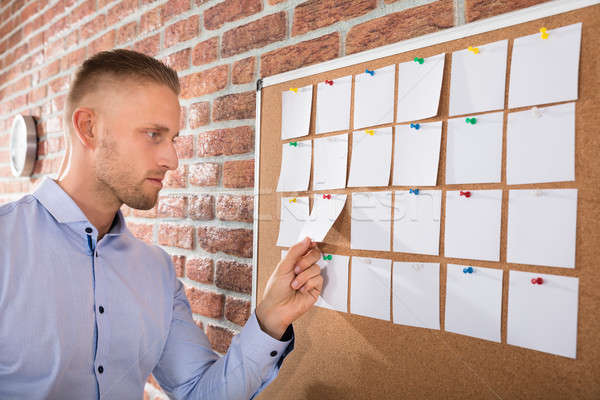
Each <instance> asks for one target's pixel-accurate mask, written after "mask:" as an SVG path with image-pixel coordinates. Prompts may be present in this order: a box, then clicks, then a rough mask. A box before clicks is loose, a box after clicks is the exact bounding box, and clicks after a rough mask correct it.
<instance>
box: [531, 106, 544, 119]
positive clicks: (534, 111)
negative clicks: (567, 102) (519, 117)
mask: <svg viewBox="0 0 600 400" xmlns="http://www.w3.org/2000/svg"><path fill="white" fill-rule="evenodd" d="M531 114H533V116H534V117H536V118H539V117H541V116H542V112H541V111H540V109H539V108H537V107H533V108H532V109H531Z"/></svg>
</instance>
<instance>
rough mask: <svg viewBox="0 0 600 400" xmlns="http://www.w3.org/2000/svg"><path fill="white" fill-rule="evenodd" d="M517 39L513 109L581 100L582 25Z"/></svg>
mask: <svg viewBox="0 0 600 400" xmlns="http://www.w3.org/2000/svg"><path fill="white" fill-rule="evenodd" d="M546 32H547V33H548V38H547V39H542V37H541V33H540V32H536V33H534V34H532V35H529V36H524V37H520V38H518V39H515V42H514V44H513V50H512V61H511V67H510V84H509V90H508V106H509V107H510V108H516V107H523V106H530V105H536V104H545V103H556V102H559V101H568V100H576V99H577V85H578V82H579V52H580V48H581V22H580V23H577V24H573V25H568V26H563V27H561V28H557V29H547V31H546Z"/></svg>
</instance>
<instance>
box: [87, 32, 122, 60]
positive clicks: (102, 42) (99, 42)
mask: <svg viewBox="0 0 600 400" xmlns="http://www.w3.org/2000/svg"><path fill="white" fill-rule="evenodd" d="M115 37H116V32H115V31H114V30H112V31H110V32H107V33H105V34H104V35H102V36H100V37H99V38H98V39H96V40H94V41H93V42H91V43H90V44H89V45H88V57H91V56H93V55H94V54H96V53H99V52H101V51H105V50H111V49H112V48H113V47H114V46H115Z"/></svg>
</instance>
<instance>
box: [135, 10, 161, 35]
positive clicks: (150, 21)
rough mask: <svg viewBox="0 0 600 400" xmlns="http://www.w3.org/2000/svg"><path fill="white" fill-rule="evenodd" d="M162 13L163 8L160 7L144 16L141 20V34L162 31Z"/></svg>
mask: <svg viewBox="0 0 600 400" xmlns="http://www.w3.org/2000/svg"><path fill="white" fill-rule="evenodd" d="M162 12H163V11H162V6H158V7H155V8H153V9H152V10H150V11H148V12H145V13H144V14H142V17H141V18H140V34H141V33H146V32H150V31H155V30H158V29H160V27H161V26H162V23H163V20H162Z"/></svg>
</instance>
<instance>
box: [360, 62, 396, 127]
mask: <svg viewBox="0 0 600 400" xmlns="http://www.w3.org/2000/svg"><path fill="white" fill-rule="evenodd" d="M374 72H375V73H374V74H373V75H371V74H369V73H366V72H363V73H362V74H358V75H356V77H355V82H354V129H361V128H365V127H367V126H374V125H381V124H389V123H391V122H393V121H394V86H395V80H396V66H395V65H388V66H387V67H383V68H379V69H376V70H374Z"/></svg>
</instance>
